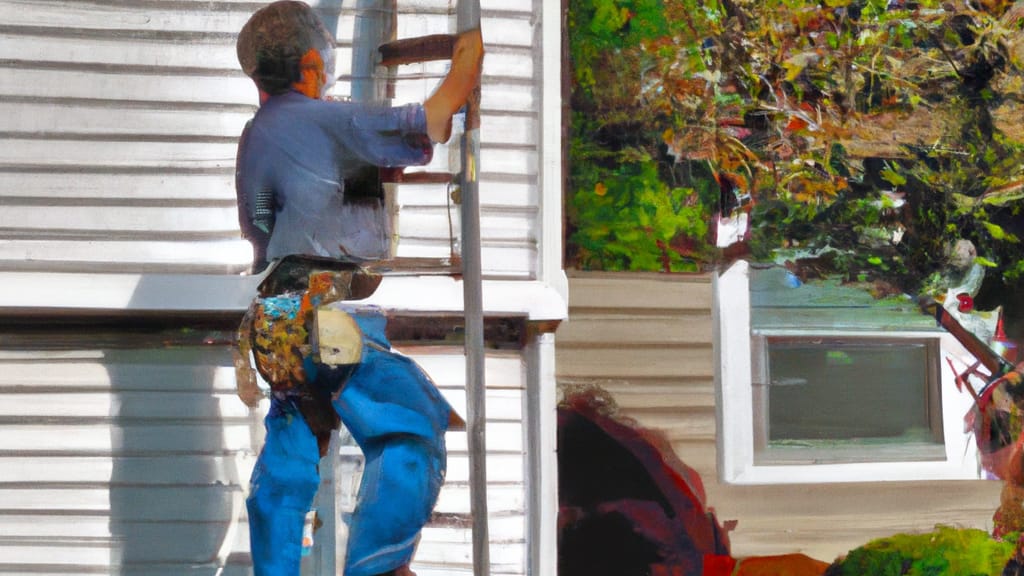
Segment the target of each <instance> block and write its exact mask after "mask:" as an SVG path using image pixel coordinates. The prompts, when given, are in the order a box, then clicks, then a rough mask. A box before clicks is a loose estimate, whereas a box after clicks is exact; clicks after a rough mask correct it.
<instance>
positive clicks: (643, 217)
mask: <svg viewBox="0 0 1024 576" xmlns="http://www.w3.org/2000/svg"><path fill="white" fill-rule="evenodd" d="M578 182H580V184H581V185H583V186H587V192H586V193H578V194H576V195H575V196H574V198H573V208H574V213H575V215H576V220H578V221H580V222H586V223H587V226H584V227H580V228H579V229H578V230H577V231H576V232H575V233H574V234H573V237H572V240H573V242H574V243H575V244H576V245H577V246H578V247H579V250H580V254H579V260H580V263H581V265H583V266H584V267H586V268H597V269H603V270H664V271H672V272H677V271H694V270H696V269H697V265H696V263H695V261H694V258H692V257H690V258H684V257H683V254H682V253H681V251H680V250H676V249H673V248H672V246H671V243H672V242H673V241H674V240H675V239H676V238H677V237H679V236H680V235H682V236H684V237H687V238H703V237H704V235H705V234H707V227H708V224H707V218H706V213H705V210H704V208H703V206H702V205H701V203H700V201H699V198H698V197H697V195H696V193H695V192H694V191H693V190H692V189H686V188H671V189H670V188H669V187H668V186H666V185H665V183H664V182H662V180H661V178H660V177H659V175H658V171H657V167H656V165H655V164H654V162H653V161H651V160H649V159H645V160H640V161H638V162H634V163H630V164H626V165H623V166H621V167H620V168H617V169H614V170H593V171H591V172H589V173H587V174H586V175H585V176H581V177H580V179H579V180H578Z"/></svg>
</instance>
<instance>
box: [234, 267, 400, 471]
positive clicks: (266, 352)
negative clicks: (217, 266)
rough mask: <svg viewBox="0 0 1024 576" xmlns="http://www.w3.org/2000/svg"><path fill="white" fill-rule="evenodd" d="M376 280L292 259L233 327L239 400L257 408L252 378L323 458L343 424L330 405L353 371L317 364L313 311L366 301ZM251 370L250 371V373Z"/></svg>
mask: <svg viewBox="0 0 1024 576" xmlns="http://www.w3.org/2000/svg"><path fill="white" fill-rule="evenodd" d="M379 283H380V277H379V276H377V275H374V274H370V273H367V272H365V271H363V270H361V269H360V268H359V267H358V265H356V264H353V263H349V262H341V261H336V260H330V259H321V258H311V257H304V256H295V257H293V256H289V257H287V258H285V259H283V260H281V261H280V262H278V263H277V264H276V265H275V267H274V269H273V270H272V271H271V272H270V274H269V275H268V276H267V278H266V279H265V280H264V281H263V282H262V283H261V284H260V286H259V290H258V294H259V295H258V296H257V298H255V299H254V300H253V301H252V303H251V304H250V305H249V309H248V310H247V311H246V314H245V316H244V317H243V318H242V322H241V324H240V325H239V327H238V336H237V340H236V344H237V345H236V347H235V348H236V349H235V374H236V379H237V386H238V395H239V397H240V398H241V399H242V400H243V401H244V402H245V403H246V404H247V405H249V406H255V405H257V404H258V403H259V400H260V399H261V398H262V397H263V396H264V394H263V391H262V390H261V389H260V388H259V386H258V384H257V383H256V374H255V373H254V372H253V368H254V367H255V370H256V372H258V373H259V375H260V376H262V377H263V380H264V381H266V382H267V384H269V385H270V390H271V394H272V395H273V396H274V397H275V399H276V400H277V401H282V402H289V403H291V404H293V405H294V406H295V407H296V408H297V409H298V410H299V411H300V412H301V413H302V416H303V418H305V420H306V424H307V425H309V427H310V429H311V430H312V432H313V434H314V435H315V436H316V437H317V441H318V443H319V444H320V453H321V456H323V455H324V454H325V453H326V449H327V443H328V442H329V440H330V434H331V431H332V430H336V429H337V428H338V425H339V424H340V419H339V417H338V414H337V412H336V411H335V410H334V407H333V406H332V404H331V401H332V399H333V398H334V397H335V395H336V394H337V393H338V392H339V391H340V390H341V388H342V387H343V386H344V384H345V381H346V380H347V379H348V377H349V375H351V373H352V372H353V371H354V370H355V368H356V366H357V365H358V364H355V363H350V364H340V365H334V364H325V363H323V362H321V359H320V351H319V348H318V347H317V343H316V336H315V335H316V326H315V324H316V317H317V309H318V308H319V307H321V306H324V305H326V304H329V303H331V302H336V301H340V300H349V299H362V298H365V297H366V296H368V295H369V294H370V293H372V291H373V290H374V289H376V286H377V284H379ZM253 364H255V366H253Z"/></svg>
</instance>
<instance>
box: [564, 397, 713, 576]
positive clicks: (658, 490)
mask: <svg viewBox="0 0 1024 576" xmlns="http://www.w3.org/2000/svg"><path fill="white" fill-rule="evenodd" d="M609 406H610V404H609V400H608V398H604V397H602V396H601V394H600V392H597V393H595V392H594V391H593V390H591V391H587V392H584V393H577V394H575V395H572V396H570V397H569V398H567V399H566V400H565V401H564V402H563V403H562V405H561V406H560V407H559V409H558V470H559V472H558V488H559V522H558V523H559V559H558V565H559V566H558V568H559V570H558V573H559V575H560V576H584V575H585V576H605V575H606V576H621V575H623V574H652V575H653V574H658V575H672V576H675V575H680V576H682V575H685V576H690V575H700V574H702V573H704V568H705V561H707V562H708V565H707V568H710V569H711V572H709V574H715V570H716V569H719V568H721V567H722V564H721V562H722V560H721V559H720V558H718V557H720V556H728V555H729V541H728V536H727V534H726V531H725V530H724V529H723V528H722V526H721V525H720V524H719V523H718V521H717V519H716V518H715V515H714V512H713V511H712V510H710V509H709V508H707V507H706V506H705V495H704V486H703V483H702V482H701V479H700V476H699V475H698V474H697V472H696V471H695V470H693V469H692V468H690V467H689V466H687V465H686V464H684V463H683V462H682V461H681V460H679V458H678V457H676V455H675V453H674V452H673V450H672V448H671V446H670V445H669V443H668V441H667V440H666V439H665V438H664V436H663V435H660V434H658V433H656V432H654V431H652V430H647V429H644V428H641V427H639V426H636V425H635V424H634V423H632V422H629V421H627V420H624V419H621V418H618V417H616V416H614V415H612V414H611V410H610V409H609Z"/></svg>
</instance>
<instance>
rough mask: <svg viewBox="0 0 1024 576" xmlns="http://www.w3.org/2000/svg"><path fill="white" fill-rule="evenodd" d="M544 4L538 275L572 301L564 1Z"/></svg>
mask: <svg viewBox="0 0 1024 576" xmlns="http://www.w3.org/2000/svg"><path fill="white" fill-rule="evenodd" d="M542 5H543V8H542V10H543V11H542V13H541V20H540V28H541V55H540V58H541V63H540V66H541V74H542V76H541V95H540V96H541V114H540V120H541V121H540V130H541V133H540V150H539V153H540V180H541V181H540V189H541V198H540V208H541V214H540V226H541V230H540V235H541V242H540V255H539V256H540V262H539V263H538V265H539V271H538V277H539V278H540V280H541V281H542V282H545V283H547V284H549V285H550V286H551V287H552V288H553V289H554V290H555V291H556V292H558V294H560V295H561V296H562V300H565V301H568V299H569V280H568V278H567V277H566V275H565V269H564V268H563V263H562V260H563V251H562V230H563V228H562V175H563V174H562V168H563V166H562V106H563V100H562V3H561V2H560V1H558V0H544V1H543V3H542Z"/></svg>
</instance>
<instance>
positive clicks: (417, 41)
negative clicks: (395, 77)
mask: <svg viewBox="0 0 1024 576" xmlns="http://www.w3.org/2000/svg"><path fill="white" fill-rule="evenodd" d="M454 48H455V36H453V35H451V34H431V35H429V36H417V37H415V38H403V39H402V40H395V41H394V42H388V43H387V44H381V46H380V47H379V48H378V50H380V55H381V63H380V64H381V66H398V65H400V64H413V63H416V62H429V61H431V60H448V59H449V58H451V57H452V50H453V49H454Z"/></svg>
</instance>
